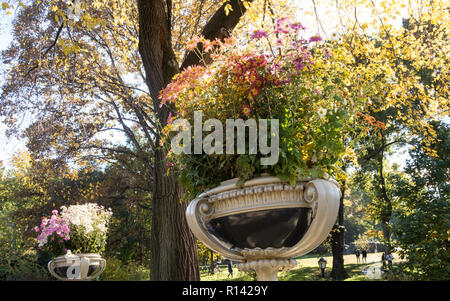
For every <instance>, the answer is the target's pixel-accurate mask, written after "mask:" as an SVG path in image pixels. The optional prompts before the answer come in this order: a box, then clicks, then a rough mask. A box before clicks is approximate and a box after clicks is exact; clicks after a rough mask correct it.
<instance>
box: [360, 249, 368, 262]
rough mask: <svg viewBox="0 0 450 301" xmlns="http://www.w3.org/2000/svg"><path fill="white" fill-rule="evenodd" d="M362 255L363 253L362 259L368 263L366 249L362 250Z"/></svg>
mask: <svg viewBox="0 0 450 301" xmlns="http://www.w3.org/2000/svg"><path fill="white" fill-rule="evenodd" d="M361 255H362V261H363V262H365V263H367V251H366V249H363V250H362V251H361Z"/></svg>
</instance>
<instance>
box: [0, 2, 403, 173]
mask: <svg viewBox="0 0 450 301" xmlns="http://www.w3.org/2000/svg"><path fill="white" fill-rule="evenodd" d="M380 1H382V0H376V1H375V2H377V3H378V2H380ZM313 2H314V1H313V0H309V1H308V0H306V1H295V3H296V4H297V6H298V7H297V10H296V12H297V13H296V14H297V17H298V21H300V22H301V23H302V24H303V25H305V26H306V27H307V33H306V34H310V35H314V34H320V35H321V36H324V37H331V35H332V34H333V33H338V32H339V28H340V25H339V17H341V18H342V17H344V18H345V17H346V16H345V15H340V16H339V15H338V14H337V13H336V9H335V7H333V6H328V7H324V6H323V5H322V6H320V4H319V5H318V6H317V7H316V11H314V6H313ZM330 3H334V1H330ZM404 14H405V16H406V11H405V12H404ZM13 15H14V14H11V15H9V16H7V15H5V14H1V18H0V51H1V50H4V49H6V48H7V47H8V45H9V43H10V42H11V40H12V36H11V34H10V29H11V26H10V24H11V22H12V19H13ZM316 15H317V16H318V17H319V18H320V20H321V22H320V23H319V22H317V18H316ZM357 15H358V19H359V21H360V22H361V23H362V22H369V21H370V17H369V16H370V15H371V11H370V10H368V9H360V10H359V11H357ZM347 17H349V16H347ZM350 17H351V16H350ZM392 24H394V25H395V26H400V25H401V18H397V19H393V20H392ZM3 68H4V65H2V62H0V71H2V69H3ZM0 82H2V78H1V75H0ZM0 105H1V104H0ZM5 130H6V126H5V125H4V124H3V123H2V122H1V121H0V161H3V165H4V166H5V167H7V168H8V167H9V166H10V164H9V161H10V160H11V158H12V155H13V154H14V153H16V152H18V151H20V150H24V149H25V141H24V140H20V139H16V138H7V137H6V136H5ZM405 152H406V149H405V148H403V149H399V150H398V151H397V152H396V153H394V154H393V155H392V156H391V157H390V158H388V160H389V161H390V162H393V163H397V164H399V165H400V167H401V168H402V167H404V165H405V160H406V159H407V158H408V156H407V154H405Z"/></svg>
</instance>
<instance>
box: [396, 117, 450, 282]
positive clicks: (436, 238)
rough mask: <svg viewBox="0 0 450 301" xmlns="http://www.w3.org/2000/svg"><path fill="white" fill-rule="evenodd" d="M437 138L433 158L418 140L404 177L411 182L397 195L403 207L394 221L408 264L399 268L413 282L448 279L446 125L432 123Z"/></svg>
mask: <svg viewBox="0 0 450 301" xmlns="http://www.w3.org/2000/svg"><path fill="white" fill-rule="evenodd" d="M431 125H432V126H433V128H434V130H435V131H436V132H437V138H436V139H435V141H434V143H432V144H431V148H432V149H433V150H434V153H435V154H436V155H435V156H430V155H429V154H428V153H426V152H425V151H424V150H423V148H422V147H421V146H422V144H423V143H424V141H423V139H421V137H418V139H417V140H416V141H415V147H414V148H413V149H412V150H411V151H410V155H411V158H412V160H410V161H409V162H408V166H407V168H406V172H407V174H408V175H409V176H410V177H411V180H412V183H411V185H410V187H408V189H406V188H405V189H403V190H399V191H398V192H397V195H398V197H399V199H400V201H401V202H402V204H403V206H404V210H401V211H398V212H397V213H396V215H395V218H394V219H393V222H394V224H393V231H394V233H395V234H396V237H397V241H398V246H399V247H400V250H399V254H400V255H401V256H402V257H404V258H406V259H407V262H406V263H405V264H403V265H401V266H400V267H399V268H400V269H401V270H402V272H403V273H405V274H407V275H409V277H412V278H414V279H416V280H417V279H422V280H425V279H426V280H448V275H449V274H450V204H449V199H448V196H449V192H450V184H449V179H450V177H449V175H450V159H449V156H448V154H449V152H450V140H449V126H448V125H446V124H444V123H440V122H432V123H431Z"/></svg>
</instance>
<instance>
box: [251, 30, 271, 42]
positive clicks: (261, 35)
mask: <svg viewBox="0 0 450 301" xmlns="http://www.w3.org/2000/svg"><path fill="white" fill-rule="evenodd" d="M267 36H268V34H267V32H265V31H263V30H255V31H254V32H253V34H252V35H251V36H250V38H251V39H258V40H259V39H261V38H267Z"/></svg>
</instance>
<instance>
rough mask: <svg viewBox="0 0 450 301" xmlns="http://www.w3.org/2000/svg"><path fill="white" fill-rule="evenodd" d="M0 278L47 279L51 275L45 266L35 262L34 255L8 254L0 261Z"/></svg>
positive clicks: (49, 278)
mask: <svg viewBox="0 0 450 301" xmlns="http://www.w3.org/2000/svg"><path fill="white" fill-rule="evenodd" d="M2 255H3V254H2ZM5 255H6V254H5ZM0 280H15V281H18V280H19V281H48V280H51V277H50V274H49V273H48V271H47V269H46V268H45V266H42V265H40V264H39V263H37V261H36V260H35V258H34V256H30V255H26V256H22V257H18V256H11V255H10V256H8V257H7V256H5V257H3V259H2V260H1V261H0Z"/></svg>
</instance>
